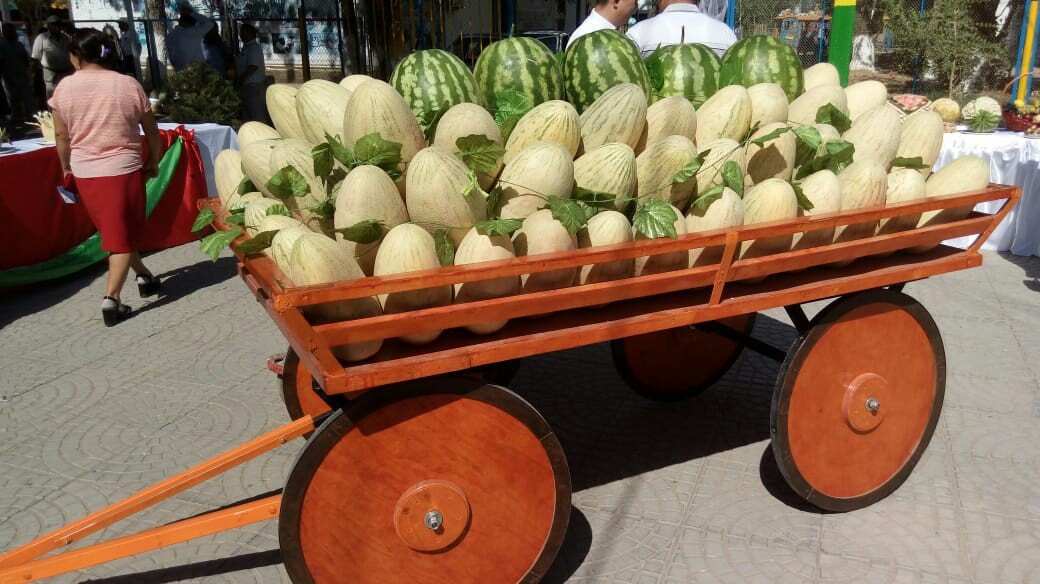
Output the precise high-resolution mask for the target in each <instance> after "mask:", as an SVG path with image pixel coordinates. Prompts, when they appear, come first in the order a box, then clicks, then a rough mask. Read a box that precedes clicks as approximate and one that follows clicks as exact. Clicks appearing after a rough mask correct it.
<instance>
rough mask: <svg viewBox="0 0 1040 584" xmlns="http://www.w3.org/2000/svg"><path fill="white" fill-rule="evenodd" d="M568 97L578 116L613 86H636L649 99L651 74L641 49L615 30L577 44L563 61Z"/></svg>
mask: <svg viewBox="0 0 1040 584" xmlns="http://www.w3.org/2000/svg"><path fill="white" fill-rule="evenodd" d="M563 73H564V78H565V85H566V87H567V98H568V100H570V102H571V103H572V104H574V107H575V108H577V109H578V113H581V112H583V111H585V108H587V107H589V106H590V105H592V102H594V101H596V99H598V98H599V96H601V95H603V93H604V92H606V91H607V90H608V89H610V88H611V87H614V86H615V85H620V84H622V83H635V84H636V85H638V86H639V87H640V88H642V90H643V92H644V93H646V98H647V100H649V99H650V89H651V88H650V75H649V73H647V70H646V64H645V63H644V62H643V57H642V56H641V55H640V54H639V49H637V48H636V45H635V43H633V42H632V41H631V40H629V38H628V37H626V36H625V35H623V34H621V33H620V32H618V31H616V30H597V31H596V32H593V33H590V34H587V35H584V36H582V37H581V38H579V39H578V40H576V41H574V44H573V45H571V47H570V48H569V49H567V53H566V55H565V56H564V59H563Z"/></svg>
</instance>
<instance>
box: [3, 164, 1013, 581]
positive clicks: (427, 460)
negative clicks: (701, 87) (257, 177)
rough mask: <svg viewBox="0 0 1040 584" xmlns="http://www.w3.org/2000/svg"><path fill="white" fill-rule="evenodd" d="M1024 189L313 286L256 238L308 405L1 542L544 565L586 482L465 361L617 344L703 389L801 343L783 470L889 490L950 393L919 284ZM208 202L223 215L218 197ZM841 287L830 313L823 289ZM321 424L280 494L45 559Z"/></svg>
mask: <svg viewBox="0 0 1040 584" xmlns="http://www.w3.org/2000/svg"><path fill="white" fill-rule="evenodd" d="M1020 195H1021V192H1020V190H1019V189H1016V188H1012V187H1005V186H1000V185H991V186H990V187H988V188H986V189H983V190H980V191H976V192H970V193H964V194H958V195H950V196H944V197H936V198H931V199H926V200H923V201H920V202H912V203H903V204H899V205H894V206H889V207H876V208H870V209H862V210H856V211H851V212H843V213H835V214H831V215H823V216H818V217H811V218H803V219H799V220H794V221H784V222H776V223H770V224H760V225H753V226H747V227H743V228H740V229H735V230H730V231H717V232H710V233H701V234H693V235H687V236H683V237H680V238H679V239H660V240H648V241H639V242H634V243H628V244H622V245H615V246H608V247H600V248H593V249H582V250H577V251H571V252H564V253H558V254H550V255H541V256H535V257H529V258H518V259H515V260H504V261H497V262H488V263H484V264H477V265H469V266H457V267H448V268H441V269H436V270H430V271H428V272H424V273H410V274H403V275H399V276H389V277H375V278H365V279H361V280H355V281H349V282H340V283H336V284H330V285H323V286H310V287H295V288H294V287H292V286H291V285H290V282H289V281H288V280H287V279H286V278H285V276H284V275H283V274H282V273H281V272H280V271H279V270H278V268H277V267H276V266H275V264H274V263H273V262H272V261H271V260H269V259H268V258H266V257H264V256H261V255H256V256H250V257H243V256H239V260H240V265H239V271H240V274H241V276H242V278H243V279H244V280H245V282H246V284H247V285H248V286H249V288H250V290H252V291H253V292H254V293H255V294H256V298H257V300H258V301H259V302H260V303H261V304H262V305H263V307H264V308H265V309H266V310H267V312H268V314H270V315H271V318H272V319H273V320H274V322H275V323H276V324H277V325H278V327H279V328H280V329H281V331H282V333H283V334H284V335H285V337H286V338H287V339H288V340H289V345H290V347H289V350H288V352H287V355H286V357H285V362H284V371H283V376H282V389H283V395H284V398H285V403H286V406H287V407H288V409H289V412H290V414H291V416H292V417H293V418H294V421H292V422H290V423H288V424H286V425H284V426H282V427H281V428H278V429H276V430H274V431H272V432H269V433H267V434H265V435H263V436H260V437H259V438H256V439H254V440H252V441H250V442H248V443H246V444H244V445H242V446H239V447H238V448H235V449H234V450H232V451H230V452H227V453H225V454H222V455H220V456H218V457H216V458H214V459H211V460H209V461H206V462H204V463H202V464H200V465H199V466H197V467H195V468H193V469H190V470H188V471H186V472H184V473H181V474H179V475H177V476H174V477H171V478H170V479H167V480H165V481H163V482H161V483H159V484H157V485H155V486H153V487H151V488H148V489H145V490H143V491H141V492H139V493H137V494H135V495H133V496H131V497H129V498H128V499H125V500H123V501H121V502H119V503H116V504H114V505H111V506H109V507H107V508H105V509H102V510H100V511H98V512H96V513H94V514H93V515H90V516H88V517H86V518H84V519H81V520H79V521H77V522H75V523H72V524H70V525H68V526H66V527H64V528H61V529H59V530H58V531H55V532H53V533H50V534H48V535H46V536H44V537H41V538H39V539H37V540H35V541H33V542H30V543H28V544H26V545H24V546H22V547H20V548H18V549H15V550H13V551H10V552H8V553H6V554H4V555H3V556H0V582H29V581H33V580H38V579H41V578H46V577H49V576H53V575H56V574H61V573H65V572H69V571H72V570H77V569H82V568H85V567H88V566H92V565H96V564H99V563H103V562H107V561H111V560H113V559H116V558H122V557H126V556H129V555H132V554H137V553H141V552H144V551H149V550H154V549H157V548H160V547H163V546H167V545H172V544H176V543H179V542H183V541H187V540H189V539H193V538H197V537H201V536H204V535H210V534H213V533H217V532H221V531H225V530H228V529H233V528H236V527H240V526H243V525H247V524H250V523H254V522H258V521H263V520H267V519H274V518H277V519H278V521H279V539H280V545H281V549H282V554H283V558H284V561H285V568H286V570H287V571H288V573H289V575H290V577H291V578H292V579H293V581H294V582H319V583H329V582H344V581H350V582H381V583H385V582H451V583H455V582H481V583H488V582H537V581H538V580H540V579H541V577H542V576H543V575H544V574H545V572H546V570H547V569H548V568H549V566H550V564H551V563H552V562H553V560H554V558H555V556H556V553H557V551H558V550H559V547H560V545H561V542H562V540H563V536H564V532H565V531H566V528H567V521H568V517H569V505H570V495H571V487H570V484H571V483H570V476H569V473H568V468H567V462H566V458H565V457H564V454H563V451H562V450H561V448H560V444H559V442H558V440H557V439H556V437H555V435H554V434H553V432H552V430H551V429H550V428H549V426H548V424H547V423H546V422H545V420H544V419H543V418H542V417H541V416H540V415H539V414H538V412H537V411H535V410H534V408H532V407H531V406H530V405H529V404H528V403H527V402H525V401H524V400H523V399H522V398H520V397H519V396H517V395H516V394H514V393H512V392H510V391H509V390H507V389H505V388H503V387H501V386H498V385H493V384H490V383H487V382H485V381H482V380H480V379H478V378H475V377H473V376H448V375H446V374H452V373H460V372H467V371H471V370H473V369H474V368H484V367H488V366H493V365H495V364H502V363H509V362H515V360H516V359H520V358H523V357H528V356H532V355H536V354H540V353H545V352H549V351H557V350H560V349H567V348H572V347H578V346H582V345H588V344H592V343H600V342H603V341H611V342H612V343H613V355H614V360H615V362H616V364H617V365H618V368H619V369H620V371H621V372H622V374H623V376H624V378H625V379H626V380H627V381H628V382H629V383H631V384H632V385H633V386H634V387H635V388H636V389H637V390H638V391H640V392H641V393H643V394H644V395H647V396H649V397H652V398H655V399H666V400H667V399H678V398H682V397H685V396H688V395H691V394H695V393H697V392H699V391H701V390H702V389H704V388H705V387H707V386H708V385H710V384H711V383H712V382H713V381H714V380H715V379H717V378H718V377H719V376H720V375H722V374H723V373H724V372H725V371H726V370H727V369H728V368H729V367H730V366H731V365H732V363H733V362H734V360H735V359H736V357H737V355H738V354H739V353H740V351H741V350H742V348H743V347H745V346H746V347H749V348H751V349H754V350H757V351H759V352H762V353H764V354H766V355H769V356H772V357H775V358H776V359H778V360H781V361H782V362H783V366H782V368H781V370H780V374H779V377H778V379H777V383H776V390H775V392H774V396H773V404H772V414H771V416H772V419H771V425H770V428H771V434H772V444H773V452H774V455H775V456H776V459H777V462H778V464H779V467H780V469H781V471H782V473H783V475H784V477H785V478H786V479H787V481H788V483H789V484H790V485H791V487H792V488H793V489H794V490H795V491H796V492H797V493H799V494H800V495H801V496H803V497H804V498H805V499H806V500H808V501H809V502H811V503H813V504H815V505H817V506H818V507H821V508H823V509H827V510H837V511H846V510H852V509H857V508H860V507H863V506H866V505H869V504H871V503H873V502H874V501H877V500H879V499H881V498H883V497H885V496H886V495H888V494H889V493H891V492H892V491H894V490H895V489H896V488H897V487H899V485H900V484H901V483H902V482H903V481H904V480H905V479H906V478H907V476H908V475H909V473H910V472H911V470H912V469H913V467H914V465H915V464H916V462H917V460H918V459H919V457H920V456H921V454H922V453H923V451H924V450H925V448H926V447H927V445H928V442H929V439H930V438H931V436H932V432H933V430H934V429H935V425H936V423H937V421H938V417H939V412H940V409H941V406H942V401H943V395H944V387H945V380H946V371H945V353H944V349H943V344H942V340H941V339H940V336H939V332H938V329H937V328H936V326H935V323H934V321H933V320H932V318H931V317H930V316H929V314H928V312H927V311H925V309H924V308H923V307H922V306H921V305H920V304H918V303H917V302H916V301H915V300H913V299H912V298H910V297H909V296H907V295H905V294H904V293H902V291H901V288H902V287H903V285H904V284H905V283H907V282H910V281H914V280H919V279H922V278H926V277H928V276H934V275H937V274H942V273H946V272H952V271H956V270H963V269H966V268H972V267H977V266H979V265H980V264H981V263H982V256H981V255H980V254H979V253H978V250H979V248H980V246H981V244H982V242H983V241H985V239H986V238H987V237H988V236H989V235H990V234H991V233H992V232H993V230H994V229H995V228H996V226H997V225H998V224H999V223H1000V221H1001V220H1002V219H1003V218H1004V217H1005V216H1006V215H1007V213H1008V212H1009V211H1010V209H1011V207H1012V206H1013V205H1014V204H1015V203H1016V202H1017V201H1018V199H1019V197H1020ZM996 200H1006V203H1005V204H1004V205H1003V207H1002V208H1001V210H1000V211H999V212H998V213H996V214H994V215H987V214H981V213H974V212H973V213H970V214H968V215H967V217H966V218H965V219H962V220H958V221H954V222H950V223H946V224H942V225H936V226H930V227H925V228H918V229H913V230H910V231H904V232H899V233H893V234H887V235H879V236H875V237H872V238H868V239H861V240H856V241H849V242H843V243H837V244H832V245H827V246H824V247H817V248H811V249H804V250H798V251H791V252H786V253H781V254H776V255H771V256H766V257H759V258H754V259H743V260H734V258H735V256H736V255H737V254H736V252H737V250H739V249H740V244H741V243H742V242H745V241H751V240H756V239H761V238H766V237H781V236H790V235H792V234H795V233H801V232H807V231H811V230H814V229H828V228H832V227H835V226H840V225H851V224H858V223H865V222H874V221H878V220H880V219H884V218H890V217H896V216H903V215H912V214H918V213H922V212H926V211H930V210H937V209H959V208H967V209H970V208H972V207H974V206H975V205H976V204H978V203H982V202H985V201H996ZM204 204H205V205H208V206H210V207H212V208H213V209H214V210H215V211H216V212H217V215H218V217H219V216H221V215H222V213H223V210H222V209H221V208H220V207H219V204H218V203H217V202H216V201H206V202H204ZM219 225H221V224H220V222H219V220H218V226H219ZM971 235H978V238H977V239H976V240H975V243H974V245H972V246H971V247H970V248H969V249H967V250H960V249H954V248H951V247H945V246H941V245H940V246H939V247H936V248H934V249H932V250H931V251H928V252H926V253H918V254H912V253H905V251H902V250H909V249H910V248H914V247H917V246H929V245H934V244H939V243H940V242H941V241H943V240H946V239H949V238H954V237H962V236H971ZM700 248H714V249H716V250H717V251H719V252H721V253H718V257H719V258H721V259H719V261H718V262H717V263H714V264H711V265H704V266H698V267H693V268H689V269H686V270H681V271H674V272H667V273H662V274H654V275H648V276H642V277H638V278H632V279H627V280H620V281H613V282H605V283H597V284H590V285H585V286H578V287H572V288H564V289H560V290H553V291H549V292H538V293H533V294H526V295H517V296H511V297H507V298H496V299H492V300H484V301H480V302H473V303H469V304H462V305H451V306H444V307H439V308H430V309H425V310H419V311H415V312H410V313H406V314H391V315H383V316H377V317H372V318H365V319H359V320H352V321H345V322H333V323H324V324H317V323H314V322H310V321H309V320H308V318H307V316H306V314H305V311H304V309H305V308H306V307H308V306H313V305H316V304H321V303H324V302H329V301H335V300H345V299H351V298H360V297H367V296H374V295H378V294H385V293H390V292H398V291H405V290H414V289H420V288H425V287H432V286H443V285H448V284H457V283H465V282H474V281H479V280H486V279H493V278H504V277H517V276H519V275H521V274H527V273H534V272H545V271H550V270H559V269H565V268H575V267H579V266H584V265H589V264H595V263H602V262H607V261H617V260H621V259H629V258H637V257H642V256H648V255H657V254H664V253H674V252H683V251H687V250H692V249H700ZM893 252H899V253H893ZM853 259H854V260H855V261H853V262H851V263H847V262H848V261H849V260H853ZM843 261H844V262H843ZM842 263H846V265H844V266H842V267H836V264H838V265H840V264H842ZM767 276H768V277H767ZM763 277H765V278H764V279H763ZM830 298H833V299H834V300H833V301H832V302H831V303H830V304H829V305H828V306H827V307H826V308H824V309H823V310H822V311H820V312H819V313H818V314H816V315H815V317H813V318H812V319H809V318H808V317H807V316H806V314H805V313H804V311H803V310H802V308H801V306H802V305H803V304H804V303H807V302H813V301H818V300H823V299H830ZM778 307H784V308H786V310H787V312H788V314H789V315H790V317H791V320H792V322H793V324H794V325H795V327H797V329H798V331H799V333H800V336H799V338H798V339H797V340H796V341H795V342H794V343H793V345H792V346H791V347H790V348H789V349H787V350H786V351H785V350H782V349H779V348H775V347H771V346H769V345H767V344H766V343H763V342H761V341H758V340H755V339H753V338H751V337H750V335H749V333H750V331H751V328H752V324H753V321H754V315H755V314H756V313H757V312H758V311H761V310H767V309H772V308H778ZM549 313H551V315H549V316H543V317H542V318H525V317H531V316H536V315H546V314H549ZM507 318H508V319H512V320H511V321H510V323H509V324H508V325H507V326H506V327H505V328H504V329H502V330H501V331H500V332H498V333H496V334H493V335H490V336H475V335H471V334H469V333H466V332H463V331H462V330H461V328H460V327H464V326H465V325H468V324H474V323H480V322H486V321H492V320H502V319H507ZM439 329H444V330H445V331H446V332H445V333H444V334H443V335H442V336H441V338H440V339H438V340H437V341H436V342H435V343H433V344H431V345H427V346H422V347H415V346H409V345H405V344H403V343H397V342H395V341H393V340H388V341H386V342H385V343H384V347H383V349H382V350H381V351H380V352H379V353H378V354H377V355H376V356H375V357H373V358H370V359H368V360H366V361H363V362H359V363H349V364H346V365H344V364H342V363H340V362H339V361H337V360H336V358H335V357H334V356H333V353H332V351H331V347H335V346H340V345H343V344H346V343H348V342H359V341H364V340H371V339H394V338H396V337H400V336H401V335H405V334H413V333H417V332H422V331H432V330H439ZM449 329H451V330H449ZM493 373H495V374H497V375H498V376H501V374H502V373H503V371H502V370H501V369H500V370H498V371H494V372H493ZM307 435H309V439H308V441H307V444H306V446H305V447H304V448H303V450H302V451H301V453H300V454H299V456H298V458H297V460H296V462H295V464H294V467H293V469H292V471H291V472H290V475H289V478H288V480H287V483H286V485H285V488H284V489H283V491H282V493H281V494H280V495H275V496H270V497H267V498H262V499H258V500H252V501H249V502H245V503H241V504H238V505H236V506H232V507H230V508H225V509H220V510H217V511H213V512H211V513H208V514H205V515H201V516H197V517H193V518H189V519H185V520H183V521H180V522H177V523H172V524H169V525H165V526H162V527H158V528H155V529H151V530H148V531H144V532H142V533H138V534H136V535H130V536H126V537H122V538H118V539H115V540H111V541H108V542H104V543H98V544H95V545H91V546H88V547H85V548H82V549H77V550H73V551H67V552H64V553H60V554H56V555H50V556H46V554H48V552H51V551H53V550H55V549H58V548H61V547H64V546H68V545H70V544H72V543H74V542H76V541H77V540H79V539H81V538H83V537H85V536H87V535H89V534H91V533H93V532H96V531H98V530H100V529H102V528H104V527H107V526H109V525H111V524H113V523H115V522H116V521H119V520H121V519H123V518H125V517H127V516H129V515H130V514H133V513H135V512H137V511H140V510H141V509H144V508H146V507H148V506H151V505H153V504H156V503H158V502H160V501H162V500H163V499H166V498H169V497H171V496H173V495H174V494H176V493H179V492H181V491H184V490H185V489H188V488H190V487H192V486H194V485H196V484H198V483H200V482H202V481H205V480H207V479H209V478H212V477H214V476H216V475H218V474H220V473H222V472H224V471H226V470H228V469H230V468H233V467H235V466H237V465H239V464H241V463H243V462H245V461H247V460H250V459H252V458H253V457H255V456H258V455H260V454H262V453H264V452H267V451H269V450H271V449H273V448H276V447H277V446H279V445H281V444H284V443H286V442H288V441H290V440H292V439H295V438H298V437H301V436H307Z"/></svg>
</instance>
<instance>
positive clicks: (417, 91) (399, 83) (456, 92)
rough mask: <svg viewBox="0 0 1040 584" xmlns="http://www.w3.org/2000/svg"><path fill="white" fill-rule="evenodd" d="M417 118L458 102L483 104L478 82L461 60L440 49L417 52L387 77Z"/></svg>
mask: <svg viewBox="0 0 1040 584" xmlns="http://www.w3.org/2000/svg"><path fill="white" fill-rule="evenodd" d="M390 85H393V86H394V89H396V90H397V92H398V93H400V94H401V95H402V96H403V97H404V100H405V101H407V102H408V107H410V108H412V113H414V114H415V115H416V117H421V116H422V114H423V113H424V112H428V111H436V110H438V109H440V108H441V107H443V106H444V104H448V107H451V106H453V105H458V104H460V103H475V104H478V105H483V104H484V99H483V97H482V96H481V93H480V90H479V89H478V88H477V80H476V78H475V77H473V73H471V72H470V70H469V69H468V68H467V67H466V64H465V63H463V62H462V59H460V58H458V57H456V56H455V55H453V54H451V53H449V52H447V51H442V50H440V49H429V50H426V51H416V52H414V53H412V54H411V55H408V56H407V57H405V58H404V59H403V60H402V61H401V62H400V63H398V64H397V67H394V73H393V75H391V76H390Z"/></svg>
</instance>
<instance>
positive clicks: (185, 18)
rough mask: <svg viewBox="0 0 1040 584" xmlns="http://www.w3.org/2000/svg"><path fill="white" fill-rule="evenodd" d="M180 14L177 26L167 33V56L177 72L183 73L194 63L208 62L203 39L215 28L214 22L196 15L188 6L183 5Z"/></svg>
mask: <svg viewBox="0 0 1040 584" xmlns="http://www.w3.org/2000/svg"><path fill="white" fill-rule="evenodd" d="M180 13H181V16H180V18H179V19H178V20H177V26H175V27H174V28H173V30H171V31H170V32H168V33H166V54H167V55H169V57H170V64H171V65H173V69H174V70H175V71H183V70H184V69H185V68H186V67H187V66H188V65H191V64H192V63H200V62H202V63H204V62H205V61H206V55H205V53H203V52H202V39H203V38H205V36H206V33H208V32H209V29H211V28H213V21H212V20H210V19H208V18H206V17H205V16H203V15H201V14H198V13H196V12H195V9H193V8H192V7H191V6H189V5H187V4H182V5H181V7H180Z"/></svg>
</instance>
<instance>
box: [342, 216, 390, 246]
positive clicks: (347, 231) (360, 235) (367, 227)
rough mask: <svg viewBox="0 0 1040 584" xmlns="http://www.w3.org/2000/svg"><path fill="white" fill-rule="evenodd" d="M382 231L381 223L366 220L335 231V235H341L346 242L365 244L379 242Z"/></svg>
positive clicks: (374, 220)
mask: <svg viewBox="0 0 1040 584" xmlns="http://www.w3.org/2000/svg"><path fill="white" fill-rule="evenodd" d="M384 229H385V226H384V225H383V222H382V221H379V220H376V219H366V220H364V221H358V222H357V223H355V224H353V225H351V226H350V227H344V228H342V229H337V230H336V233H338V234H340V235H342V236H343V239H346V240H347V241H353V242H354V243H361V244H366V243H375V242H377V241H379V238H381V237H383V231H384Z"/></svg>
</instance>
